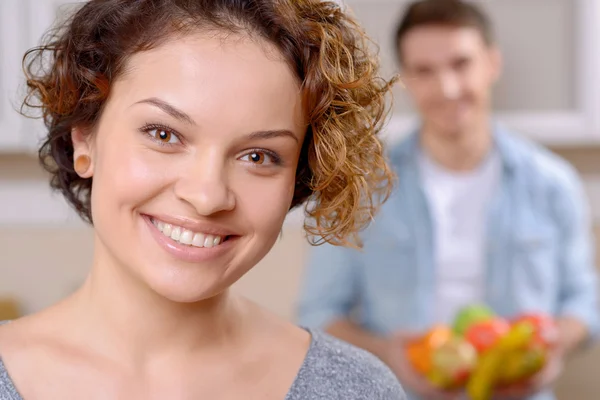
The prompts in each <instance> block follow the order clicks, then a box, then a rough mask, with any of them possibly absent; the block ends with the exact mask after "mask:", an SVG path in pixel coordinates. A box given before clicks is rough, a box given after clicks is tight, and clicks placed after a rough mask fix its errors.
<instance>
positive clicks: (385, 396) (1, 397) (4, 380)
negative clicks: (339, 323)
mask: <svg viewBox="0 0 600 400" xmlns="http://www.w3.org/2000/svg"><path fill="white" fill-rule="evenodd" d="M309 332H310V333H311V334H312V341H311V344H310V347H309V350H308V353H307V354H306V358H305V359H304V363H303V364H302V366H301V368H300V370H299V371H298V375H297V376H296V379H295V381H294V383H293V384H292V387H291V388H290V391H289V392H288V394H287V396H286V397H285V399H284V400H406V397H405V394H404V391H403V390H402V388H401V386H400V384H399V383H398V380H397V379H396V377H395V375H394V374H393V373H392V372H391V371H390V370H389V369H388V368H387V367H386V366H385V365H384V364H383V363H382V362H381V361H379V359H378V358H376V357H375V356H373V355H371V354H370V353H367V352H365V351H363V350H360V349H358V348H356V347H353V346H351V345H349V344H346V343H344V342H342V341H339V340H337V339H335V338H333V337H331V336H329V335H327V334H325V333H323V332H320V331H316V330H309ZM0 400H24V399H23V398H22V397H21V396H20V395H19V392H18V390H17V389H16V387H15V385H14V383H13V382H12V380H11V379H10V376H9V375H8V372H7V370H6V367H5V365H4V363H3V362H2V359H1V358H0ZM107 400H109V399H107Z"/></svg>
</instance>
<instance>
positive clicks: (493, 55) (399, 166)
mask: <svg viewBox="0 0 600 400" xmlns="http://www.w3.org/2000/svg"><path fill="white" fill-rule="evenodd" d="M397 48H398V57H399V62H400V65H401V69H402V76H403V81H404V83H405V85H406V87H407V89H408V92H409V93H410V95H411V97H412V99H413V101H414V104H415V106H416V108H417V109H418V111H419V113H420V117H421V125H420V128H419V129H418V131H417V132H415V133H414V134H412V135H411V136H410V137H409V138H408V139H406V140H405V141H404V142H403V143H401V144H400V145H398V146H397V147H395V148H392V149H391V151H390V154H389V155H390V160H391V162H392V163H393V164H394V166H395V168H396V170H397V173H398V175H399V179H398V187H397V188H396V191H395V194H394V195H393V197H392V198H391V199H390V200H389V201H388V202H387V203H386V205H385V206H384V207H383V209H382V210H381V212H380V214H379V215H378V216H377V217H376V220H375V222H374V223H373V225H372V226H371V227H370V228H369V229H368V230H367V231H366V232H364V237H363V239H364V250H363V251H362V252H359V251H355V250H350V249H344V248H341V247H334V246H329V245H323V246H320V247H317V248H315V249H314V250H313V253H312V256H311V259H310V262H309V264H308V266H307V271H306V275H305V282H304V285H303V290H302V293H301V299H300V306H299V322H300V323H301V324H303V325H305V326H310V327H317V328H323V329H326V330H327V331H328V332H329V333H331V334H333V335H336V336H338V337H340V338H342V339H344V340H346V341H348V342H351V343H353V344H355V345H357V346H360V347H363V348H365V349H367V350H369V351H371V352H372V353H374V354H376V355H378V356H379V357H380V358H381V359H382V360H384V361H385V362H387V363H388V364H389V365H390V366H391V367H392V368H393V369H394V370H395V371H396V373H397V375H398V377H399V379H400V380H401V382H402V383H403V384H404V386H405V388H406V389H407V391H408V392H409V393H411V394H412V398H414V399H427V400H429V399H449V398H456V394H454V393H448V392H443V391H440V390H437V389H435V388H434V387H433V386H431V385H430V384H428V383H427V381H425V379H423V378H422V377H421V376H419V375H417V373H416V372H415V371H414V370H413V369H412V367H411V366H410V365H409V364H408V362H407V360H406V358H405V353H404V352H403V350H402V345H403V344H404V343H405V341H406V340H407V338H409V337H411V335H414V333H415V332H419V331H423V330H426V329H428V328H429V327H431V326H432V325H433V324H435V323H445V324H450V323H451V321H452V319H453V318H454V316H455V315H456V313H457V311H458V310H459V309H460V308H461V307H463V306H465V305H469V304H476V303H484V304H487V305H489V306H490V307H492V308H493V310H494V311H495V312H496V313H498V314H499V315H501V316H505V317H512V316H516V315H517V314H519V313H522V312H544V313H549V314H552V315H554V316H555V317H556V319H557V321H558V324H559V331H560V340H559V344H560V345H559V346H558V348H557V351H556V352H554V353H553V354H552V357H551V358H550V360H549V362H548V364H547V366H546V368H545V369H544V370H543V371H542V372H541V373H540V374H538V375H537V376H536V377H535V379H532V380H531V381H530V382H529V383H528V384H527V385H525V386H523V387H519V388H512V389H510V390H507V391H506V392H504V393H499V398H502V397H506V396H509V395H510V396H512V397H507V398H518V399H525V398H527V399H536V400H538V399H544V400H547V399H552V398H553V396H552V394H551V393H550V391H549V386H550V385H551V384H552V383H553V382H554V381H555V379H556V378H557V377H558V376H559V374H560V372H561V369H562V365H563V361H564V360H565V358H566V357H567V355H569V354H570V353H571V352H572V351H574V350H575V349H576V348H578V347H580V346H581V345H582V344H583V343H584V342H586V341H587V340H588V339H589V338H591V337H593V336H594V335H595V334H596V333H597V332H598V328H599V321H598V310H597V308H596V307H597V293H596V275H595V269H594V255H593V250H592V248H591V243H590V241H591V232H590V226H589V222H590V221H589V220H588V216H587V210H586V203H585V200H584V193H583V190H582V185H581V182H580V180H579V178H578V176H577V174H576V172H575V171H574V170H573V168H572V167H571V166H569V165H568V164H567V163H566V162H564V161H562V160H561V159H559V158H558V157H557V156H555V155H553V154H551V153H550V152H549V151H546V150H545V149H543V148H541V147H539V146H537V145H535V144H532V143H530V142H528V141H526V140H524V139H522V138H520V137H519V136H517V135H515V134H513V133H512V132H509V131H508V130H506V129H505V128H502V127H500V126H499V125H497V124H495V123H493V122H492V117H491V91H492V86H493V85H494V83H495V82H496V81H497V80H498V78H499V76H500V72H501V55H500V53H499V51H498V49H497V47H496V46H495V43H494V38H493V34H492V29H491V27H490V23H489V21H488V19H487V17H486V16H485V15H484V14H483V13H482V12H481V10H479V9H477V8H476V7H475V6H473V5H471V4H469V3H463V2H460V1H458V0H445V1H440V0H424V1H419V2H416V3H413V4H412V5H411V6H410V7H409V8H408V10H407V12H406V14H405V15H404V17H403V19H402V20H401V22H400V24H399V26H398V29H397ZM565 134H567V133H565Z"/></svg>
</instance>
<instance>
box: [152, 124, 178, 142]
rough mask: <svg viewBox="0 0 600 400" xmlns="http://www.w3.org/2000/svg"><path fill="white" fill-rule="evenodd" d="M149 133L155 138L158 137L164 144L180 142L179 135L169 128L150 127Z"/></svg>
mask: <svg viewBox="0 0 600 400" xmlns="http://www.w3.org/2000/svg"><path fill="white" fill-rule="evenodd" d="M148 134H149V135H150V136H152V138H153V139H156V140H158V141H159V142H162V143H164V144H177V143H179V139H178V138H177V136H176V135H175V134H174V133H173V132H171V131H169V130H167V129H161V128H154V129H150V130H149V131H148Z"/></svg>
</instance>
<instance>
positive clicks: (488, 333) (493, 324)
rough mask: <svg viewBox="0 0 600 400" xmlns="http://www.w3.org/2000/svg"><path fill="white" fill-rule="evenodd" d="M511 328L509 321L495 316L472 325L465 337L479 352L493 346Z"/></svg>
mask: <svg viewBox="0 0 600 400" xmlns="http://www.w3.org/2000/svg"><path fill="white" fill-rule="evenodd" d="M509 330H510V324H509V323H508V322H507V321H505V320H504V319H501V318H493V319H489V320H486V321H481V322H477V323H475V324H473V325H471V326H470V327H469V329H467V332H466V333H465V338H466V339H467V341H468V342H469V343H471V344H472V345H473V347H475V348H476V349H477V352H478V353H483V352H485V351H487V350H489V349H490V348H492V347H493V346H494V345H495V344H496V342H497V341H498V339H500V338H501V337H502V336H504V335H505V334H507V333H508V331H509Z"/></svg>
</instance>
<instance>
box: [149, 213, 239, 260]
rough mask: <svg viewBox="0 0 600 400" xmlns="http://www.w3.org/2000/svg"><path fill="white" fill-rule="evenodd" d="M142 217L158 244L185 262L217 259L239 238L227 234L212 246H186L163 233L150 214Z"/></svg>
mask: <svg viewBox="0 0 600 400" xmlns="http://www.w3.org/2000/svg"><path fill="white" fill-rule="evenodd" d="M142 219H143V220H144V222H145V225H146V226H147V227H148V229H149V230H150V234H151V236H152V237H153V238H154V240H155V241H156V242H157V243H158V245H159V246H160V247H162V248H163V249H164V250H165V251H166V252H167V253H168V254H170V255H171V256H173V257H174V258H176V259H179V260H181V261H185V262H190V263H201V262H206V261H211V260H214V259H217V258H218V257H220V256H222V255H223V254H224V253H226V252H228V251H230V250H231V248H232V246H234V245H235V243H236V242H237V240H238V239H239V236H229V238H228V239H227V240H226V241H224V242H222V243H221V244H219V245H218V246H214V247H194V246H186V245H184V244H181V243H178V242H176V241H174V240H173V239H171V238H168V237H166V236H165V235H163V234H162V232H160V231H159V230H158V228H157V227H156V226H155V225H154V224H153V223H152V220H151V217H150V216H148V215H142Z"/></svg>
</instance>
